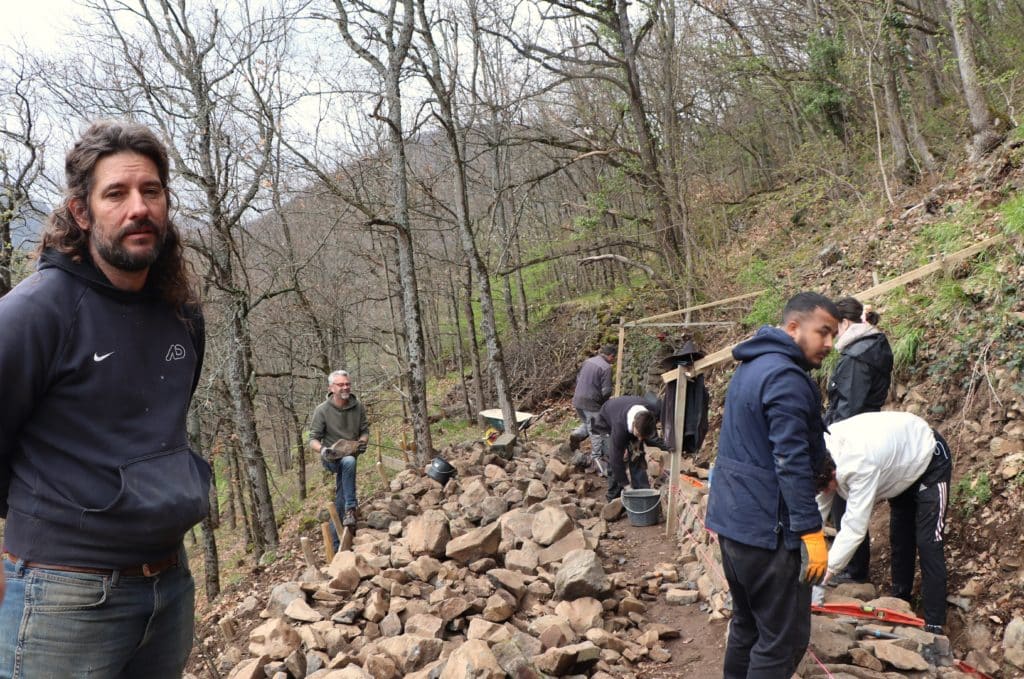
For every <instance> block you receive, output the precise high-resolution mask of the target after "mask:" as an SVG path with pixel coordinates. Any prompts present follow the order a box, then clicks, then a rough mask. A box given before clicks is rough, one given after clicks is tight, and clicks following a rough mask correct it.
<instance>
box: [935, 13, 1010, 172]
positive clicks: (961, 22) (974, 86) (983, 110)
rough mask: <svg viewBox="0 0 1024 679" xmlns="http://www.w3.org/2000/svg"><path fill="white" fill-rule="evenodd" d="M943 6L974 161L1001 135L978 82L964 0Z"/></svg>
mask: <svg viewBox="0 0 1024 679" xmlns="http://www.w3.org/2000/svg"><path fill="white" fill-rule="evenodd" d="M946 7H947V8H948V10H949V21H950V24H951V25H952V28H953V46H954V47H955V48H956V57H957V59H956V63H957V66H958V67H959V71H960V85H961V87H962V88H963V94H964V101H965V102H966V103H967V114H968V119H969V120H970V122H971V145H970V158H971V160H972V161H976V160H979V159H980V158H981V157H982V156H984V155H985V154H987V153H988V152H989V151H991V150H992V149H994V148H995V147H996V146H997V145H998V144H999V142H1000V141H1002V135H1000V134H999V132H998V131H997V130H996V126H995V120H994V117H993V115H992V111H991V110H990V109H989V106H988V101H987V100H986V98H985V90H984V89H983V88H982V86H981V79H980V75H979V71H978V61H977V58H976V56H975V53H974V28H973V24H972V22H971V15H970V11H969V10H968V7H967V3H966V2H965V0H946Z"/></svg>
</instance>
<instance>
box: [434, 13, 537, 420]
mask: <svg viewBox="0 0 1024 679" xmlns="http://www.w3.org/2000/svg"><path fill="white" fill-rule="evenodd" d="M424 5H425V1H424V0H419V4H418V8H419V16H420V23H421V27H422V29H423V30H422V35H423V40H424V42H425V43H426V47H427V52H428V54H427V57H428V59H429V63H426V62H425V63H423V64H422V67H423V70H424V74H425V75H426V77H427V80H428V81H429V82H430V85H431V87H432V88H433V90H434V95H435V97H436V99H437V104H436V107H435V115H437V116H438V118H440V120H441V126H442V128H443V129H444V132H445V138H446V140H447V142H448V159H449V160H450V161H451V164H452V173H453V175H454V180H455V187H454V188H455V196H454V199H455V221H456V222H458V229H459V240H460V242H461V244H462V251H463V253H464V254H465V256H466V260H467V261H468V262H469V267H470V270H471V271H472V272H473V276H475V277H476V284H477V291H478V292H479V293H480V326H481V329H482V330H483V333H484V343H485V344H486V345H487V357H488V359H490V360H489V362H488V367H489V368H490V370H489V372H490V375H491V379H492V380H493V381H494V387H495V390H496V391H497V393H498V407H499V408H501V414H502V419H503V420H504V422H505V431H506V432H509V433H513V434H514V433H515V432H516V431H517V429H518V424H517V422H516V417H515V408H514V407H513V404H512V394H511V391H510V389H509V383H508V374H507V372H506V370H505V356H504V353H503V350H502V346H501V338H500V337H498V327H497V323H496V321H495V314H494V297H493V295H492V294H491V282H490V275H489V273H488V271H487V265H486V264H485V263H484V261H483V258H482V257H481V256H480V251H479V250H478V249H477V245H476V238H475V236H474V234H473V226H472V224H471V223H470V214H469V183H468V181H467V178H466V162H467V161H466V151H465V147H464V139H463V138H462V130H461V129H460V123H459V121H458V120H457V119H456V114H455V103H454V101H453V97H454V94H453V92H454V91H455V90H454V88H450V87H449V86H448V84H447V83H446V82H444V78H443V75H442V71H441V66H440V56H439V54H438V52H437V47H436V46H435V45H434V42H433V38H432V33H431V26H430V24H429V23H428V22H427V14H426V10H425V8H424ZM495 162H497V160H496V161H495ZM493 171H494V172H495V173H500V167H495V168H493ZM495 180H496V177H492V181H495ZM495 210H496V211H497V214H500V215H502V217H499V222H500V225H501V226H504V227H506V228H507V222H506V220H505V219H504V216H503V215H504V211H503V208H502V205H501V200H500V196H499V200H498V201H497V204H496V205H495ZM502 235H503V236H504V235H506V234H504V233H503V234H502ZM504 240H505V247H506V251H507V249H508V247H509V242H508V239H507V238H505V239H504ZM504 282H505V290H506V293H505V295H506V296H505V299H506V304H507V305H508V312H509V323H510V324H513V325H514V324H515V321H516V313H515V309H514V308H512V290H511V287H510V285H509V277H508V276H507V275H506V276H504Z"/></svg>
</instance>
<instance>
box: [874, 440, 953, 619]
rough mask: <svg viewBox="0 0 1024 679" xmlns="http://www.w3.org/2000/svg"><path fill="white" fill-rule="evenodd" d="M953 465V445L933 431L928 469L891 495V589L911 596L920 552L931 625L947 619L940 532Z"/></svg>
mask: <svg viewBox="0 0 1024 679" xmlns="http://www.w3.org/2000/svg"><path fill="white" fill-rule="evenodd" d="M952 470H953V459H952V455H951V454H950V451H949V445H948V444H947V443H946V440H945V439H944V438H942V436H941V435H940V434H939V432H935V452H934V454H933V455H932V459H931V462H929V463H928V468H927V469H925V471H924V474H922V475H921V478H919V479H917V480H916V481H914V483H912V484H911V485H910V487H909V488H907V489H906V490H905V491H903V492H902V493H901V494H899V495H897V496H896V497H894V498H892V499H891V500H889V540H890V543H891V546H892V593H893V595H894V596H897V597H900V598H901V599H906V600H908V601H909V600H910V594H911V591H912V590H913V588H914V561H916V557H920V560H921V598H922V599H923V601H924V621H925V623H926V624H928V625H945V624H946V555H945V553H944V551H943V547H944V544H945V543H944V541H943V538H942V531H943V528H945V521H946V504H947V502H948V500H949V480H950V477H951V475H952Z"/></svg>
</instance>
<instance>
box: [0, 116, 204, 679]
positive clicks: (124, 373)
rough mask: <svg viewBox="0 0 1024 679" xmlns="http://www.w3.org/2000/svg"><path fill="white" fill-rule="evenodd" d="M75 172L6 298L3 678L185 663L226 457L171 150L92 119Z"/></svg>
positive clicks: (69, 169) (133, 672)
mask: <svg viewBox="0 0 1024 679" xmlns="http://www.w3.org/2000/svg"><path fill="white" fill-rule="evenodd" d="M65 175H66V180H67V192H66V194H65V197H64V200H63V202H62V203H61V204H60V205H59V206H58V207H57V208H56V209H55V210H54V212H53V214H51V215H50V219H49V222H48V223H47V225H46V228H45V229H44V230H43V233H42V238H41V241H42V242H41V243H40V246H39V265H38V270H37V271H36V272H35V273H33V274H32V275H31V276H29V277H28V278H26V279H25V280H24V281H22V282H21V283H19V284H18V285H17V286H16V287H15V288H14V289H13V290H11V291H10V292H9V293H7V295H5V296H4V297H3V298H2V299H0V384H3V385H4V388H5V390H6V392H7V394H11V395H14V397H13V398H7V399H6V400H5V402H4V407H3V408H2V409H0V472H2V474H3V478H2V481H3V485H2V487H0V501H2V502H0V515H2V516H4V518H5V524H4V538H3V552H4V554H3V558H4V563H3V574H4V579H5V580H6V587H7V590H6V595H5V596H4V597H3V603H2V605H0V676H2V677H10V676H20V677H44V676H47V677H70V676H81V675H82V674H83V673H84V674H88V675H89V676H103V677H122V678H124V679H129V678H137V677H146V678H147V679H171V678H177V677H181V675H182V672H183V671H184V669H185V663H186V661H187V660H188V656H189V652H190V651H191V649H192V634H193V621H194V617H193V616H194V611H195V605H194V599H195V582H194V580H193V578H192V573H191V571H190V570H189V568H188V562H187V558H186V555H185V547H184V544H183V538H184V536H185V533H186V532H188V530H189V529H190V528H191V527H192V526H193V525H194V524H196V523H198V522H199V521H200V520H201V519H202V518H203V517H204V516H206V515H207V513H208V512H209V508H210V502H209V489H210V478H211V469H210V466H209V465H208V464H207V463H206V461H205V460H203V458H201V457H200V456H199V455H197V454H196V453H195V452H193V450H192V449H191V446H190V444H189V436H188V432H187V430H186V426H185V421H186V416H187V413H188V410H189V403H190V401H191V399H192V394H193V392H194V391H195V388H196V384H197V381H198V378H199V374H200V371H201V369H202V362H203V348H204V333H203V325H202V314H201V312H200V310H199V307H198V296H197V294H196V289H195V286H194V285H193V284H192V281H191V277H190V276H189V275H188V273H187V268H186V264H185V259H184V253H183V245H182V239H181V236H180V233H179V231H178V229H177V227H175V225H174V222H173V221H172V220H171V218H170V214H169V202H170V189H169V186H168V179H169V175H170V171H169V161H168V154H167V149H166V147H165V146H164V144H163V143H162V142H161V141H160V139H159V138H158V137H157V136H156V135H155V134H154V133H153V131H152V130H149V129H148V128H146V127H144V126H142V125H138V124H135V123H128V122H119V121H101V122H97V123H93V124H92V125H91V126H90V127H89V128H88V129H87V130H86V131H85V133H84V134H83V135H82V138H81V139H79V140H78V141H77V142H76V143H75V145H74V147H73V148H72V149H71V151H69V152H68V154H67V158H66V160H65ZM0 582H3V580H0Z"/></svg>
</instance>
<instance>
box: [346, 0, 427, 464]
mask: <svg viewBox="0 0 1024 679" xmlns="http://www.w3.org/2000/svg"><path fill="white" fill-rule="evenodd" d="M334 6H335V8H336V9H337V12H338V31H339V33H340V34H341V37H342V39H344V41H345V44H347V45H348V47H349V49H351V50H352V51H353V52H354V53H355V54H357V55H358V56H359V58H360V59H362V60H363V61H364V62H366V63H367V64H368V65H369V66H370V67H371V68H372V69H373V71H374V73H375V74H376V76H377V78H379V80H380V82H381V83H382V85H383V89H384V93H383V97H382V100H381V102H380V103H381V107H382V109H383V112H382V113H379V114H378V115H379V118H380V120H381V121H382V122H383V123H384V125H385V126H386V128H387V135H388V141H389V143H388V152H389V154H390V158H391V190H392V196H391V198H392V205H391V217H390V219H376V220H372V221H375V222H376V223H377V224H380V225H385V226H389V227H391V228H392V230H393V234H394V238H395V241H396V244H397V248H398V269H399V276H400V280H401V292H402V320H403V325H404V329H405V337H406V342H405V347H406V356H407V362H408V368H409V394H408V396H409V410H410V416H411V418H410V419H411V420H412V428H413V435H414V437H415V440H416V459H417V461H418V462H420V463H422V462H425V461H426V460H427V459H429V456H430V455H431V454H432V452H431V451H432V450H433V444H432V442H431V436H430V424H429V422H428V418H427V387H426V382H427V380H426V366H425V365H424V360H425V353H426V352H425V342H424V338H423V321H422V313H421V311H420V300H419V289H418V284H417V281H416V263H415V256H414V249H413V237H412V224H411V222H410V218H409V181H408V168H407V161H406V151H405V132H404V124H403V120H402V89H401V81H402V69H403V66H404V64H405V60H406V57H407V56H408V54H409V47H410V45H411V44H412V36H413V29H414V26H415V21H416V17H415V12H414V8H413V0H389V1H388V2H387V3H384V4H383V10H380V9H377V7H378V6H379V5H374V4H371V3H363V2H353V1H352V0H335V1H334ZM350 8H352V9H355V10H357V11H358V12H359V19H360V20H363V19H365V20H367V23H363V24H361V25H359V26H354V25H353V21H354V20H355V17H354V16H353V15H352V14H351V12H350ZM354 29H358V30H359V32H360V34H361V35H366V36H368V37H369V40H370V42H371V43H372V44H371V46H367V45H365V44H363V43H362V42H360V41H359V40H357V39H356V36H355V35H354ZM371 47H372V49H371ZM374 49H383V50H384V52H385V56H384V57H383V59H382V58H381V57H378V56H377V54H375V52H374V51H373V50H374Z"/></svg>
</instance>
